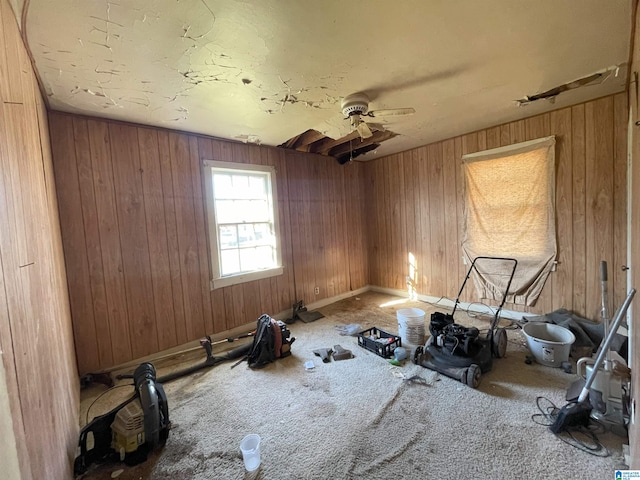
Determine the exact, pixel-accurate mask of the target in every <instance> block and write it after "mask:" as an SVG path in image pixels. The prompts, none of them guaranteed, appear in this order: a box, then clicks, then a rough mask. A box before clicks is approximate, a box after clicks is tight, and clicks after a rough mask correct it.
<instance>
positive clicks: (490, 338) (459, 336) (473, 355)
mask: <svg viewBox="0 0 640 480" xmlns="http://www.w3.org/2000/svg"><path fill="white" fill-rule="evenodd" d="M478 260H480V264H481V265H483V264H485V263H487V262H501V264H502V265H503V266H504V265H513V267H512V268H511V271H510V273H509V274H506V275H508V276H509V280H508V282H507V286H506V288H505V291H504V295H503V296H502V301H501V303H500V306H499V307H498V309H497V310H496V313H495V315H494V317H493V319H492V321H491V325H490V327H489V331H488V332H487V335H486V337H485V336H483V335H480V331H479V330H478V329H477V328H475V327H464V326H462V325H459V324H457V323H455V322H454V318H453V316H454V315H455V313H456V309H457V308H458V305H459V303H460V296H461V295H462V291H463V290H464V287H465V285H466V283H467V280H469V277H470V276H471V273H472V272H473V271H474V269H475V270H476V271H477V272H479V273H480V271H479V270H478V268H477V266H476V262H478ZM517 265H518V261H517V260H516V259H514V258H501V257H476V258H475V259H474V260H473V262H471V266H470V267H469V270H468V272H467V276H466V277H465V279H464V281H463V282H462V286H461V287H460V291H459V292H458V297H457V298H456V302H455V305H454V307H453V312H451V313H450V314H448V313H442V312H435V313H433V314H431V322H430V325H429V333H430V334H431V336H430V337H429V340H428V341H427V343H426V344H425V346H424V347H422V346H420V347H418V348H416V351H415V353H414V355H413V363H415V364H417V365H421V366H423V367H425V368H428V369H430V370H435V371H436V372H439V373H442V374H443V375H446V376H447V377H451V378H455V379H456V380H459V381H461V382H462V383H465V384H467V385H468V386H469V387H471V388H477V387H478V385H480V377H481V375H482V374H483V373H487V372H489V371H490V370H491V368H492V367H493V358H494V357H495V358H502V357H504V355H505V353H506V351H507V331H506V330H505V329H504V328H497V327H498V321H499V320H500V311H501V310H502V307H503V306H504V303H505V301H506V299H507V293H508V292H509V287H510V286H511V281H512V280H513V275H514V273H515V271H516V267H517Z"/></svg>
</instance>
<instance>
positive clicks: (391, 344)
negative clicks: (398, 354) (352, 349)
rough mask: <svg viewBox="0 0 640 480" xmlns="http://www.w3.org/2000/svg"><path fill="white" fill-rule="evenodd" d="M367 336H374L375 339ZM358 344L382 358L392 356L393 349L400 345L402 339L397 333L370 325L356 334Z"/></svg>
mask: <svg viewBox="0 0 640 480" xmlns="http://www.w3.org/2000/svg"><path fill="white" fill-rule="evenodd" d="M369 337H374V338H375V340H374V339H372V338H369ZM381 340H382V341H381ZM358 345H360V346H361V347H362V348H366V349H367V350H369V351H370V352H373V353H375V354H376V355H380V356H381V357H382V358H391V357H393V350H394V349H395V348H396V347H401V346H402V340H401V339H400V337H399V336H397V335H393V334H391V333H387V332H385V331H384V330H380V329H379V328H376V327H372V328H369V329H368V330H363V331H362V332H360V333H359V334H358Z"/></svg>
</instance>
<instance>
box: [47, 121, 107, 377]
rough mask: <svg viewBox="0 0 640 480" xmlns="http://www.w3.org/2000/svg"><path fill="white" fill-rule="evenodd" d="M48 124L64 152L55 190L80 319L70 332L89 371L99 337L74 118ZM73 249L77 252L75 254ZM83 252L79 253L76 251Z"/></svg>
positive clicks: (96, 364)
mask: <svg viewBox="0 0 640 480" xmlns="http://www.w3.org/2000/svg"><path fill="white" fill-rule="evenodd" d="M60 120H61V121H60V122H57V123H54V124H52V125H51V144H52V149H53V151H54V152H55V151H64V152H65V155H64V156H63V157H62V158H60V159H59V161H57V162H55V163H54V167H55V176H56V191H57V192H58V204H59V207H60V226H61V229H62V231H63V232H64V235H63V237H62V238H63V245H64V252H65V261H66V265H67V275H68V283H69V300H70V303H71V315H72V316H73V317H74V318H81V319H82V322H74V324H73V332H74V338H75V344H76V355H77V356H78V358H82V359H83V366H84V367H85V368H86V369H87V370H88V371H89V370H92V369H97V368H99V366H100V358H99V355H98V339H97V337H96V327H95V322H94V316H93V315H94V314H93V305H92V297H91V280H90V276H89V265H88V261H87V255H86V251H87V246H86V241H85V238H84V224H83V223H82V203H81V200H80V185H79V180H78V170H77V167H76V158H75V141H74V137H73V120H72V118H71V117H64V118H61V119H60ZM74 252H76V254H75V255H74ZM79 252H82V253H83V254H82V255H79V254H77V253H79Z"/></svg>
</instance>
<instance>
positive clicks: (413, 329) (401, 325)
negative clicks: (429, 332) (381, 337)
mask: <svg viewBox="0 0 640 480" xmlns="http://www.w3.org/2000/svg"><path fill="white" fill-rule="evenodd" d="M396 314H397V317H398V335H400V338H401V339H402V345H415V346H419V345H424V342H425V324H424V322H425V320H424V319H425V316H426V314H425V313H424V311H422V310H420V309H419V308H401V309H400V310H398V311H397V312H396Z"/></svg>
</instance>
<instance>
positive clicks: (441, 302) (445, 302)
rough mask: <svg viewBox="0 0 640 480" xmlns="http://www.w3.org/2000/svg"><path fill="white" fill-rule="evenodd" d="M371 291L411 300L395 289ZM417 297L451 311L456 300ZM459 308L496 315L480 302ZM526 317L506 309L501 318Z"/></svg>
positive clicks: (461, 304) (372, 287)
mask: <svg viewBox="0 0 640 480" xmlns="http://www.w3.org/2000/svg"><path fill="white" fill-rule="evenodd" d="M369 289H370V290H372V291H374V292H380V293H386V294H388V295H395V296H398V297H405V298H409V292H407V291H405V290H396V289H395V288H386V287H377V286H375V285H372V286H370V287H369ZM416 297H417V298H416V299H417V300H419V301H421V302H426V303H430V304H431V305H437V306H440V307H445V308H448V309H451V310H452V309H453V307H454V305H455V300H451V299H449V298H444V297H432V296H429V295H421V294H418V295H417V296H416ZM458 308H459V309H462V310H464V311H465V312H472V313H477V314H486V315H490V316H493V315H494V314H495V308H494V307H490V306H489V305H484V304H482V303H478V302H473V303H469V302H460V303H458ZM524 315H527V313H524V312H514V311H513V310H505V309H502V310H501V311H500V317H501V318H508V319H510V320H522V317H523V316H524Z"/></svg>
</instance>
